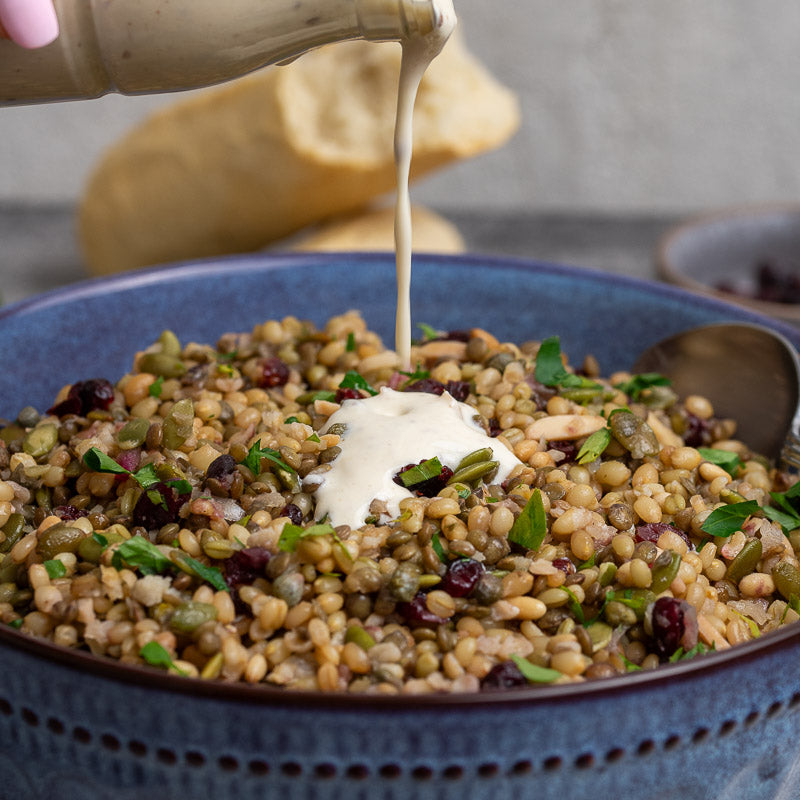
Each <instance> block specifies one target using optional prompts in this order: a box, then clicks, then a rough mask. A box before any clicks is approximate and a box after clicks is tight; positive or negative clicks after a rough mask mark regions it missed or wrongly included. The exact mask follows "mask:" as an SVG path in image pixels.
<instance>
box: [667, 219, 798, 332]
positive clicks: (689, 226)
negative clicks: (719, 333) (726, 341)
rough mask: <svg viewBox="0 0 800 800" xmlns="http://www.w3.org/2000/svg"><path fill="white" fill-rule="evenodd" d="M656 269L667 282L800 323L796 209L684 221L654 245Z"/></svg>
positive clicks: (774, 316) (795, 323) (777, 317)
mask: <svg viewBox="0 0 800 800" xmlns="http://www.w3.org/2000/svg"><path fill="white" fill-rule="evenodd" d="M656 266H657V269H658V274H659V276H660V277H661V278H663V279H664V280H666V281H669V282H670V283H675V284H678V285H679V286H682V287H684V288H686V289H690V290H692V291H695V292H700V293H702V294H710V295H713V296H716V297H719V298H721V299H724V300H728V301H731V302H736V303H739V304H741V305H745V306H748V307H750V308H752V309H755V310H757V311H759V312H760V313H762V314H766V315H768V316H771V317H773V318H776V319H781V320H784V321H785V322H790V323H792V324H794V325H800V206H789V205H782V206H764V207H756V208H733V209H728V210H724V211H719V212H714V213H710V214H704V215H701V216H699V217H695V218H693V219H690V220H688V221H687V222H685V223H682V224H680V225H678V226H676V227H675V228H673V229H672V230H670V231H669V232H668V233H667V234H666V235H665V236H664V238H663V239H662V240H661V241H660V242H659V244H658V248H657V251H656Z"/></svg>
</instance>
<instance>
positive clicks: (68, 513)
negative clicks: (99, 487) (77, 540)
mask: <svg viewBox="0 0 800 800" xmlns="http://www.w3.org/2000/svg"><path fill="white" fill-rule="evenodd" d="M53 513H54V514H55V515H56V516H57V517H59V518H60V519H62V520H65V521H67V522H70V521H72V520H74V519H79V518H80V517H85V516H86V512H85V511H82V510H81V509H80V508H75V506H56V507H55V508H54V509H53Z"/></svg>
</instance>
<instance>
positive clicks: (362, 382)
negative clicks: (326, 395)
mask: <svg viewBox="0 0 800 800" xmlns="http://www.w3.org/2000/svg"><path fill="white" fill-rule="evenodd" d="M339 388H340V389H363V390H364V391H365V392H367V393H368V394H371V395H372V396H373V397H374V396H375V395H376V394H378V390H377V389H373V388H372V387H371V386H370V385H369V384H368V383H367V381H366V379H365V378H364V377H363V376H362V375H359V373H357V372H356V371H355V370H350V371H349V372H347V373H345V376H344V378H342V382H341V383H340V384H339Z"/></svg>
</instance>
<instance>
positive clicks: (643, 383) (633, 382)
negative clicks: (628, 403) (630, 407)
mask: <svg viewBox="0 0 800 800" xmlns="http://www.w3.org/2000/svg"><path fill="white" fill-rule="evenodd" d="M671 383H672V381H670V379H669V378H667V377H665V376H664V375H659V373H657V372H642V373H641V374H640V375H632V376H631V378H630V380H627V381H623V382H622V383H617V384H614V388H615V389H619V390H620V391H622V392H625V394H627V395H628V397H630V398H631V400H634V401H636V400H638V399H639V398H640V397H641V396H642V393H643V392H645V391H646V390H647V389H650V388H651V387H653V386H669V385H670V384H671Z"/></svg>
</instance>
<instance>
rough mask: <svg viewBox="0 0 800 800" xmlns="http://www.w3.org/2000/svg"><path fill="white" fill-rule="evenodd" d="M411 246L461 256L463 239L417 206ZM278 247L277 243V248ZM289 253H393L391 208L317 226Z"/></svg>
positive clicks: (297, 240) (413, 209) (302, 235)
mask: <svg viewBox="0 0 800 800" xmlns="http://www.w3.org/2000/svg"><path fill="white" fill-rule="evenodd" d="M411 234H412V238H413V242H412V247H413V248H414V252H417V253H463V252H464V250H465V249H466V246H465V244H464V239H463V237H462V236H461V234H460V233H459V231H458V229H457V228H456V227H455V225H453V224H452V223H451V222H448V220H446V219H445V218H444V217H442V216H440V215H439V214H437V213H435V212H434V211H431V210H430V209H427V208H422V207H420V206H412V207H411ZM277 247H278V248H280V247H281V244H278V245H277ZM289 249H291V250H306V251H309V250H313V251H328V252H332V251H347V250H349V251H364V252H368V251H374V252H380V251H386V250H394V209H393V208H379V209H375V210H372V211H366V212H364V213H363V214H354V215H351V216H347V217H340V218H337V219H334V220H331V221H329V222H325V223H323V224H321V225H320V226H319V227H317V228H315V229H314V230H312V231H310V232H309V233H305V232H301V233H300V235H299V237H297V238H295V239H293V240H292V242H291V244H290V245H289Z"/></svg>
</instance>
